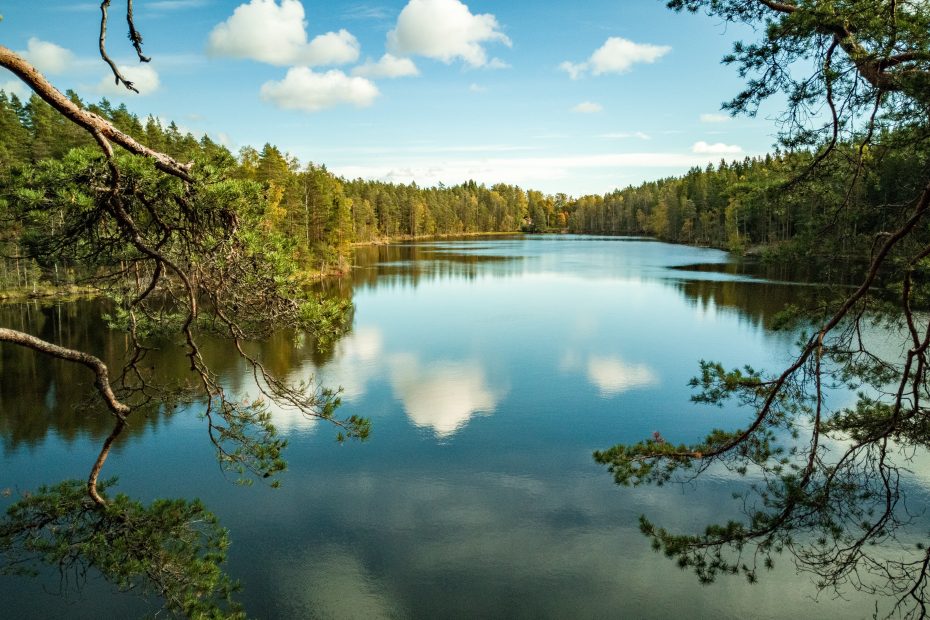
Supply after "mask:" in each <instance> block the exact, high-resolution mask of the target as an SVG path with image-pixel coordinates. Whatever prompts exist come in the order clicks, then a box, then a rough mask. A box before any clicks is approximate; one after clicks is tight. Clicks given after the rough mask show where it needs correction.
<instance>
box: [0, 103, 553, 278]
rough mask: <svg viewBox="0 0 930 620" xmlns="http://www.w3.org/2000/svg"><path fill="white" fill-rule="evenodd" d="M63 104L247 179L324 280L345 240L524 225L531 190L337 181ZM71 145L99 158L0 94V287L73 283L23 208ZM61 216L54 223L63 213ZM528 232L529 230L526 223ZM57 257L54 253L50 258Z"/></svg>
mask: <svg viewBox="0 0 930 620" xmlns="http://www.w3.org/2000/svg"><path fill="white" fill-rule="evenodd" d="M68 96H69V98H71V100H72V101H74V102H76V103H78V104H79V105H81V106H82V107H85V108H86V109H88V110H90V111H92V112H94V113H96V114H98V115H100V116H102V117H103V118H105V119H107V120H108V121H110V122H112V123H113V124H114V125H115V126H116V127H118V128H119V129H121V130H123V131H125V132H126V133H128V134H129V135H130V136H132V137H133V138H135V139H137V140H139V141H140V142H142V143H143V144H145V145H147V146H149V147H151V148H153V149H155V150H157V151H161V152H164V153H167V154H168V155H170V156H172V157H173V158H175V159H177V160H178V161H183V162H187V161H197V162H200V163H205V166H204V168H205V169H208V170H210V173H211V179H212V181H211V182H218V181H219V180H222V179H231V180H235V181H238V182H247V183H249V182H250V183H255V184H257V185H258V186H259V188H260V192H261V195H262V196H263V199H264V200H263V205H262V208H263V209H264V216H263V218H262V223H263V225H264V226H266V227H268V228H269V229H270V231H271V232H273V233H276V234H278V235H280V236H281V237H283V238H284V239H285V240H286V241H287V243H286V245H287V247H289V248H290V251H291V253H292V254H293V258H294V259H295V260H296V261H297V262H298V264H299V265H300V266H301V268H302V269H304V270H305V271H306V272H307V273H311V274H313V273H315V274H331V273H335V272H338V271H342V270H344V269H345V268H346V267H347V266H348V264H349V251H350V247H351V244H352V243H365V242H376V241H387V240H392V239H402V238H410V237H422V236H431V235H455V234H470V233H477V232H518V231H520V230H521V229H526V228H527V226H528V221H529V220H528V218H527V213H528V211H529V207H530V206H531V205H530V201H533V200H535V201H537V202H541V201H542V200H543V197H542V194H540V193H539V192H524V191H523V190H522V189H520V188H519V187H515V186H511V185H505V184H497V185H494V186H492V187H486V186H484V185H478V184H476V183H475V182H474V181H469V182H465V183H463V184H461V185H456V186H452V187H442V186H440V187H433V188H420V187H418V186H417V185H415V184H410V185H399V184H389V183H382V182H377V181H364V180H361V179H358V180H344V179H339V178H337V177H336V176H334V175H333V174H332V173H330V172H329V171H328V170H327V169H326V168H325V166H320V165H316V164H312V163H311V164H306V165H301V163H300V162H299V161H298V160H297V159H296V158H294V157H291V156H289V155H287V154H286V153H282V152H281V151H280V150H279V149H278V148H277V147H275V146H272V145H270V144H266V145H265V146H264V147H263V148H262V149H261V150H257V149H255V148H252V147H245V148H242V149H241V150H240V151H239V152H238V153H235V154H234V153H232V152H231V151H230V150H229V149H228V148H227V147H225V146H223V145H222V144H219V143H217V142H215V141H213V140H211V139H210V138H209V137H208V136H203V137H201V138H199V139H198V138H195V137H194V136H193V135H192V134H190V133H186V132H183V131H181V129H180V128H179V127H178V126H177V125H176V124H175V123H174V122H169V123H167V124H165V123H163V122H162V121H161V120H159V119H157V118H154V117H151V116H150V117H148V118H146V119H144V120H143V119H140V118H139V117H138V116H137V115H135V114H133V113H131V112H130V111H129V110H128V109H127V107H126V106H125V105H124V104H123V105H120V106H118V107H116V106H113V105H111V104H110V103H109V102H108V101H107V100H103V101H101V102H100V103H98V104H91V105H88V104H85V103H84V102H81V101H80V99H79V98H78V97H77V95H75V94H74V93H72V92H69V93H68ZM75 149H84V150H86V152H87V156H88V157H99V156H100V155H99V149H98V147H97V145H96V143H95V142H94V140H93V138H92V137H91V136H90V135H89V134H88V133H87V132H85V131H83V130H82V129H81V128H79V127H77V126H75V125H74V124H72V123H70V122H69V121H68V120H67V119H65V118H64V117H63V116H61V115H60V114H58V113H57V112H55V111H54V110H53V109H52V108H51V107H50V106H49V105H48V104H46V103H45V102H44V101H43V100H42V99H40V98H39V97H37V96H35V95H33V96H32V97H31V98H30V99H29V100H26V101H23V100H20V99H19V98H17V97H16V96H15V95H11V94H6V93H4V92H3V91H0V222H2V229H0V244H2V249H0V256H2V258H0V290H7V291H9V290H16V289H20V290H22V289H25V290H35V289H37V288H38V287H40V286H42V285H43V284H54V285H59V284H62V283H70V282H73V281H80V280H81V278H82V276H83V275H87V274H82V273H81V270H82V268H83V266H82V265H75V264H58V263H54V264H52V263H50V262H49V259H48V253H47V252H44V253H43V252H38V251H36V248H35V247H32V245H31V239H33V238H34V237H41V236H44V235H39V234H37V233H38V232H39V231H31V230H30V229H29V228H30V226H35V223H34V222H32V221H30V220H29V218H27V217H24V212H25V211H27V210H28V209H30V208H33V210H34V207H31V206H30V205H29V203H30V202H32V203H35V202H36V198H35V195H36V194H37V193H43V192H44V193H45V194H46V195H48V194H50V193H53V192H52V190H53V188H41V187H37V178H40V177H41V175H40V174H39V173H38V172H37V171H40V170H41V169H42V168H43V166H44V167H47V166H49V165H50V162H56V161H61V160H63V159H64V158H66V156H68V154H69V153H72V152H73V151H74V150H75ZM48 202H49V201H48V200H47V199H46V201H45V204H43V207H42V208H43V209H44V210H45V211H46V213H45V214H44V216H43V218H41V220H40V221H41V225H42V226H49V225H55V222H56V216H55V214H54V210H55V208H56V207H55V205H54V204H48ZM63 214H64V210H62V215H61V218H63V217H64V215H63ZM530 228H532V227H530ZM57 258H58V259H60V258H61V257H60V256H58V257H57Z"/></svg>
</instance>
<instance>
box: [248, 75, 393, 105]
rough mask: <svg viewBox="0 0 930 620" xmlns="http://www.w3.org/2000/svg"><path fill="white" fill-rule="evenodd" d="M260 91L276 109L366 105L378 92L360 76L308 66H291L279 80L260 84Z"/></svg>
mask: <svg viewBox="0 0 930 620" xmlns="http://www.w3.org/2000/svg"><path fill="white" fill-rule="evenodd" d="M261 94H262V98H263V99H264V100H266V101H270V102H272V103H274V104H275V105H276V106H278V107H279V108H284V109H287V110H303V111H304V112H317V111H319V110H323V109H326V108H331V107H333V106H336V105H339V104H343V103H348V104H352V105H354V106H356V107H365V106H369V105H371V104H372V102H374V100H375V99H376V98H377V97H378V95H379V94H380V93H379V92H378V88H377V87H376V86H375V85H374V84H373V83H371V82H370V81H369V80H367V79H365V78H363V77H349V76H348V75H346V74H345V73H343V72H342V71H337V70H335V69H333V70H331V71H327V72H326V73H316V72H314V71H312V70H311V69H308V68H307V67H293V68H291V69H288V72H287V75H286V76H285V77H284V79H283V80H281V81H280V82H266V83H265V84H264V85H262V90H261Z"/></svg>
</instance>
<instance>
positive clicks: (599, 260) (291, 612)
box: [0, 236, 925, 618]
mask: <svg viewBox="0 0 930 620" xmlns="http://www.w3.org/2000/svg"><path fill="white" fill-rule="evenodd" d="M329 288H330V289H331V290H330V292H331V294H339V295H344V296H351V298H352V300H353V302H354V304H355V314H354V324H353V328H352V331H351V332H350V333H349V334H348V335H346V336H345V337H344V338H342V339H341V340H339V341H338V342H336V343H335V345H334V346H333V347H332V348H331V349H330V350H327V351H316V350H313V347H312V345H311V344H310V343H309V342H305V341H304V340H302V339H300V338H294V337H293V335H281V337H280V338H274V339H272V340H271V341H269V342H266V343H262V344H261V345H260V346H259V347H258V348H259V350H260V351H261V354H262V356H263V359H265V360H266V361H267V362H268V365H269V366H270V367H271V368H272V369H273V370H275V371H276V372H278V373H281V374H286V375H287V376H289V377H291V378H293V379H300V378H307V377H309V376H311V375H315V376H316V377H317V380H318V381H319V382H320V383H322V384H323V385H326V386H329V387H339V386H341V387H342V388H343V401H344V404H343V407H342V409H341V412H342V415H350V414H353V413H356V414H359V415H362V416H367V417H370V418H371V420H372V435H371V438H370V439H369V440H368V441H367V442H364V443H357V442H348V443H346V444H344V445H339V444H337V442H336V441H335V434H336V430H335V429H334V428H332V427H330V426H328V425H327V424H325V423H320V422H312V421H308V420H306V419H304V418H302V417H297V416H289V415H287V414H285V413H282V412H278V413H277V417H276V420H275V423H276V425H277V426H278V427H279V428H280V429H281V430H282V431H283V432H284V433H285V434H286V435H287V436H288V437H289V440H290V445H289V447H288V450H287V454H286V458H287V460H288V464H289V470H288V471H287V472H286V473H285V474H284V476H283V478H282V482H283V486H282V488H280V489H277V490H275V489H269V488H266V487H264V486H262V485H260V484H256V485H255V486H254V487H250V488H248V487H246V488H243V487H240V486H237V485H235V484H234V481H233V480H231V479H227V478H225V477H224V476H223V474H222V472H220V470H219V467H218V466H217V464H216V461H215V458H214V453H213V450H212V446H211V445H210V443H209V440H208V438H207V434H206V426H205V424H204V423H203V422H202V421H201V420H200V419H199V418H198V417H197V415H196V412H195V411H179V412H176V413H174V414H170V415H169V414H159V415H153V416H152V417H150V418H149V419H147V420H144V421H143V420H136V421H135V422H134V423H133V426H132V428H131V429H130V432H129V433H128V434H127V436H126V437H125V439H124V440H123V441H121V443H120V444H119V446H118V449H117V450H116V452H115V453H114V454H113V455H112V456H111V457H110V460H109V461H108V463H107V466H106V468H105V470H104V477H107V476H111V475H117V476H118V477H119V489H120V490H121V491H122V492H125V493H128V494H129V495H131V496H134V497H137V498H140V499H143V500H150V499H153V498H156V497H187V498H193V497H199V498H201V499H202V500H203V501H204V502H205V504H206V505H207V506H208V507H209V508H210V509H211V510H212V511H214V512H215V513H216V514H217V515H218V516H219V517H220V520H221V522H222V523H223V525H224V526H226V527H227V528H229V530H230V537H231V540H232V546H231V548H230V550H229V561H228V569H229V572H230V573H231V574H232V575H233V576H234V577H235V578H236V579H239V580H241V581H242V584H243V587H244V589H243V592H242V593H241V595H240V597H239V598H240V600H241V601H242V602H243V603H244V604H245V607H246V610H247V612H248V613H249V615H250V616H253V617H258V618H311V617H320V618H381V617H384V618H436V617H463V618H469V617H471V618H475V617H480V618H496V617H507V618H567V617H571V618H607V617H610V618H620V617H627V618H640V617H642V618H646V617H649V618H666V617H667V618H687V617H716V618H784V617H811V616H817V617H822V618H834V617H835V618H849V617H865V616H871V613H872V609H873V601H872V599H871V598H870V597H866V596H860V595H856V594H855V593H849V597H848V598H846V599H835V598H833V597H831V596H830V595H829V594H824V595H822V596H821V597H820V600H819V601H815V600H814V598H813V597H814V596H815V595H816V590H815V589H814V587H813V585H812V583H811V581H810V578H809V577H808V576H804V575H798V574H796V571H795V569H794V566H793V564H792V563H791V560H790V558H789V557H784V558H780V561H778V562H777V563H776V567H775V570H774V571H772V572H771V573H767V574H764V575H762V578H761V581H760V583H758V584H755V585H749V584H747V583H746V580H745V579H744V578H741V577H733V578H724V579H720V580H718V582H717V583H715V584H713V585H710V586H701V585H699V584H698V582H697V579H696V578H695V576H694V575H693V574H692V573H690V572H683V571H680V570H679V569H678V568H677V567H676V566H675V565H674V563H673V562H671V561H669V560H666V559H665V558H664V557H662V556H661V555H657V554H656V553H655V552H653V551H652V550H651V549H650V547H649V541H648V540H647V539H646V538H645V537H644V536H643V535H641V534H640V533H639V529H638V522H637V520H638V518H639V516H640V515H642V514H645V515H646V516H647V517H649V518H650V519H651V520H652V521H654V522H657V523H659V524H661V525H662V526H665V527H667V528H669V529H673V530H676V531H684V532H690V531H701V530H703V527H704V526H705V525H707V524H709V523H717V522H722V521H725V520H726V519H727V518H731V517H736V516H738V515H739V512H738V508H739V506H738V505H737V504H736V503H735V502H734V501H733V500H732V499H731V495H732V493H733V491H734V490H737V489H740V488H744V487H745V485H746V484H747V481H746V480H743V479H740V478H738V477H734V476H733V475H730V474H728V473H726V472H714V471H711V472H707V475H705V476H703V477H701V478H700V479H698V480H697V481H695V482H693V483H689V484H686V485H668V486H665V487H661V488H654V487H648V488H647V487H641V488H633V489H629V488H621V487H618V486H616V485H615V484H614V483H613V480H612V478H611V476H610V474H609V473H608V472H607V471H606V470H605V469H604V468H603V467H601V466H598V465H597V464H596V463H595V462H594V461H593V459H592V452H594V451H595V450H598V449H604V448H608V447H610V446H611V445H614V444H616V443H621V442H630V443H632V442H636V441H639V440H641V439H644V438H647V437H650V436H652V434H653V433H654V432H656V431H658V432H660V433H661V435H662V436H663V437H665V438H666V439H668V440H669V441H672V442H675V443H678V442H691V441H696V440H699V439H701V438H702V437H703V436H704V434H706V433H707V432H708V431H710V430H711V429H713V428H728V429H732V428H738V427H740V426H741V425H742V424H743V423H744V421H745V420H746V419H747V416H748V412H747V411H743V410H739V409H737V408H735V407H733V408H727V407H724V408H717V407H711V406H706V405H696V404H692V403H690V402H689V397H690V395H691V390H690V388H689V387H688V380H689V378H691V377H692V376H694V375H695V374H697V372H698V361H699V360H701V359H713V360H718V361H721V362H723V363H724V365H725V366H728V367H729V366H737V365H742V364H746V363H749V364H752V365H753V366H754V367H756V368H769V369H779V368H781V367H782V366H784V365H785V364H786V362H788V361H789V360H790V359H791V357H792V351H793V347H792V344H793V342H794V340H795V335H794V334H792V333H783V332H777V331H773V330H772V325H773V320H774V317H775V315H776V314H777V312H778V311H779V310H781V309H782V308H783V307H784V305H785V304H787V303H789V302H792V301H797V300H799V299H802V298H805V297H807V296H810V295H812V294H813V293H814V287H812V286H811V285H805V284H792V283H788V282H786V281H783V280H781V279H779V278H771V277H769V278H763V277H757V276H754V275H752V270H746V269H743V268H737V266H736V263H735V262H734V261H733V260H732V258H731V257H730V256H729V255H728V254H726V253H724V252H720V251H716V250H707V249H698V248H690V247H683V246H675V245H668V244H663V243H659V242H655V241H652V240H648V239H635V238H600V237H575V236H572V237H568V236H564V237H563V236H526V237H523V236H515V237H493V238H473V239H466V240H450V241H429V242H417V243H405V244H394V245H387V246H374V247H364V248H359V249H358V250H357V261H356V266H355V268H354V269H353V272H352V274H351V277H348V278H346V279H345V280H343V281H340V282H337V283H331V284H330V285H329ZM97 313H99V307H98V305H97V304H95V303H94V302H78V303H70V304H59V305H42V304H24V305H16V306H12V305H11V306H4V307H0V324H4V325H8V326H10V327H14V328H19V329H24V330H26V331H29V332H31V333H34V334H36V335H38V336H40V337H44V338H46V339H48V340H53V341H56V342H61V343H63V344H66V345H70V346H78V347H82V348H84V349H85V350H88V351H90V352H93V353H95V354H97V355H100V356H101V357H105V358H106V359H111V360H115V359H117V358H118V355H119V351H120V350H121V349H122V347H123V346H124V340H123V339H124V337H123V336H122V335H120V334H116V333H110V332H107V331H106V330H105V329H103V328H102V327H101V326H100V325H101V324H100V322H99V321H97V320H96V319H95V315H96V314H97ZM206 349H207V354H208V355H209V356H211V358H212V359H213V360H214V363H215V367H216V368H218V369H219V371H220V373H221V376H222V377H223V379H224V381H225V382H226V383H227V384H228V385H230V386H233V387H237V386H238V387H239V388H241V389H243V390H247V389H248V385H249V382H248V380H247V379H246V378H245V375H244V368H243V367H242V366H241V365H239V364H238V363H236V362H235V360H234V359H233V357H232V356H230V355H228V353H226V350H225V349H224V348H223V347H222V345H220V344H218V343H211V344H209V345H208V346H207V347H206ZM178 358H179V359H178ZM156 359H157V360H158V364H159V368H160V369H161V371H162V372H164V373H166V374H171V373H181V372H182V371H183V368H184V362H185V360H184V358H183V356H182V355H181V356H179V355H173V353H172V352H171V351H164V352H162V353H161V354H160V355H158V356H157V357H156ZM0 365H2V366H0V369H2V379H0V437H2V444H3V452H2V467H0V489H10V490H12V491H13V492H14V494H15V492H17V491H22V490H26V489H33V488H35V487H37V486H39V485H40V484H53V483H56V482H58V481H60V480H62V479H65V478H84V477H86V475H87V471H88V470H89V468H90V465H91V464H92V462H93V459H94V458H95V456H96V453H97V451H98V450H99V445H100V443H101V441H102V439H103V437H105V436H106V434H107V433H108V432H109V428H110V423H109V420H108V419H107V417H106V416H105V415H101V416H99V417H97V416H95V415H91V414H88V413H87V412H83V411H78V410H76V409H75V408H74V407H73V405H74V403H75V402H76V401H78V400H80V399H83V398H86V397H87V395H88V393H89V392H88V391H87V387H88V386H89V385H90V383H91V377H90V376H89V373H87V371H86V370H85V369H82V368H74V367H68V366H66V365H63V364H60V363H57V362H50V361H48V360H46V359H41V358H37V357H35V356H33V355H31V354H29V353H26V352H24V351H20V350H17V349H14V348H11V347H2V348H0ZM923 488H925V487H922V486H921V487H919V488H918V489H917V491H916V492H917V493H918V497H919V498H925V492H924V491H923V490H922V489H923ZM2 501H4V502H6V503H9V502H10V501H11V499H5V500H2ZM61 585H62V584H60V583H59V580H58V577H57V574H56V575H54V576H52V577H50V578H43V579H28V578H13V577H4V578H0V598H2V600H3V602H4V603H3V605H4V606H3V609H4V611H3V612H2V614H0V615H6V616H7V617H11V618H13V617H35V618H99V617H121V616H126V615H129V616H132V615H141V614H144V613H146V612H147V611H151V607H148V606H146V605H145V603H144V602H142V601H140V600H139V599H137V598H136V597H134V596H133V595H121V594H117V593H115V592H114V591H113V587H112V586H110V585H109V584H107V583H105V582H101V581H100V580H99V579H95V578H94V577H93V576H91V577H90V579H89V581H88V583H87V584H85V586H84V587H83V589H81V590H80V591H74V589H73V588H70V587H69V588H66V590H67V591H66V592H65V593H63V594H59V589H60V586H61ZM65 585H69V584H65Z"/></svg>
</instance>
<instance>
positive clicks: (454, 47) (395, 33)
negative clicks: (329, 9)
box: [388, 0, 511, 67]
mask: <svg viewBox="0 0 930 620" xmlns="http://www.w3.org/2000/svg"><path fill="white" fill-rule="evenodd" d="M493 42H498V43H503V44H504V45H507V46H510V45H511V42H510V39H509V38H507V35H505V34H504V33H503V32H501V31H500V26H499V25H498V23H497V18H496V17H494V16H493V15H491V14H483V15H474V14H472V12H471V11H470V10H469V9H468V7H467V6H466V5H464V4H462V2H460V1H459V0H410V2H408V3H407V6H405V7H404V9H403V10H402V11H401V12H400V15H399V16H398V18H397V25H396V26H395V27H394V30H392V31H390V32H389V33H388V49H389V50H391V51H392V52H394V53H396V54H399V55H407V54H417V55H420V56H426V57H427V58H434V59H436V60H441V61H443V62H445V63H447V64H448V63H451V62H452V61H453V60H456V59H461V60H463V61H464V62H466V63H467V64H468V65H470V66H472V67H482V66H487V65H488V64H489V63H488V59H487V54H486V52H485V50H484V47H483V45H482V44H483V43H493ZM495 60H496V59H495ZM493 64H494V65H496V66H497V67H499V66H500V65H501V64H503V63H502V61H496V62H495V63H493Z"/></svg>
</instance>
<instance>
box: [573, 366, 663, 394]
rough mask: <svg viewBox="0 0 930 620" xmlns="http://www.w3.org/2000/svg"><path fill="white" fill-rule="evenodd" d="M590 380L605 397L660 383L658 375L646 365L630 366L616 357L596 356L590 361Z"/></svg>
mask: <svg viewBox="0 0 930 620" xmlns="http://www.w3.org/2000/svg"><path fill="white" fill-rule="evenodd" d="M588 380H589V381H591V383H593V384H594V385H595V386H597V388H598V389H599V390H600V392H601V396H604V397H608V396H616V395H617V394H621V393H622V392H627V391H629V390H632V389H636V388H642V387H647V386H650V385H655V384H657V383H658V382H659V379H658V377H657V376H656V374H655V373H654V372H653V371H652V369H651V368H649V367H648V366H646V365H645V364H628V363H627V362H624V361H623V360H621V359H618V358H616V357H596V356H592V357H591V358H590V359H589V360H588Z"/></svg>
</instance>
